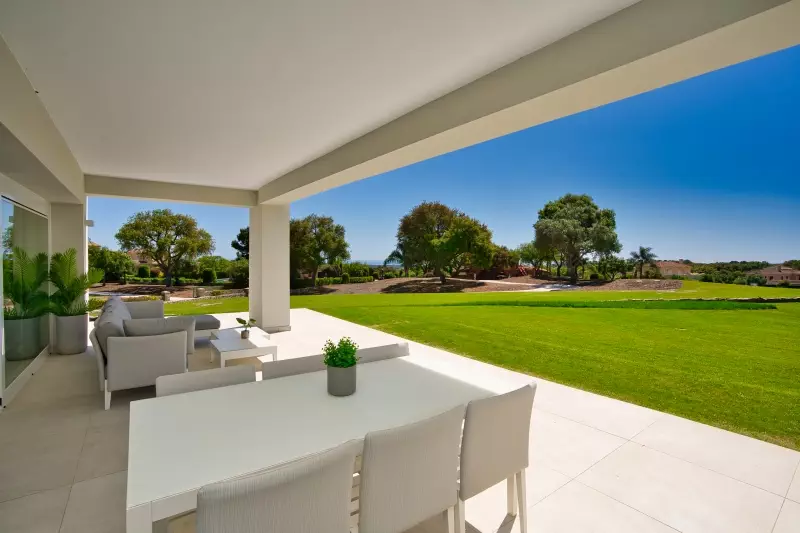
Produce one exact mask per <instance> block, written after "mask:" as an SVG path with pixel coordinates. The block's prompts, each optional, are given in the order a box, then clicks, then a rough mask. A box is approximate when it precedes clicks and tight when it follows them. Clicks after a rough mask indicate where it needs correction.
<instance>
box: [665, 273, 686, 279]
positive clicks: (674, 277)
mask: <svg viewBox="0 0 800 533" xmlns="http://www.w3.org/2000/svg"><path fill="white" fill-rule="evenodd" d="M669 279H686V276H681V275H680V274H673V275H671V276H670V277H669Z"/></svg>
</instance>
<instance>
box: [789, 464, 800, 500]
mask: <svg viewBox="0 0 800 533" xmlns="http://www.w3.org/2000/svg"><path fill="white" fill-rule="evenodd" d="M786 497H787V498H789V499H790V500H792V501H795V502H797V503H800V466H798V467H797V470H795V472H794V479H793V480H792V484H791V486H789V492H787V493H786Z"/></svg>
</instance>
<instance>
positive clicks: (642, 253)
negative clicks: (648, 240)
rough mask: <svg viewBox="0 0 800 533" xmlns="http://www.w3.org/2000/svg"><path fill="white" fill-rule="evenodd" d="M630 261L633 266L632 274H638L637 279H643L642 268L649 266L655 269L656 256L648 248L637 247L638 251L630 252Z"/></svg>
mask: <svg viewBox="0 0 800 533" xmlns="http://www.w3.org/2000/svg"><path fill="white" fill-rule="evenodd" d="M631 259H632V260H633V264H634V273H635V272H636V271H638V272H639V278H642V277H643V272H644V266H645V265H650V266H653V267H655V266H656V264H655V261H656V259H658V256H657V255H656V254H654V253H653V249H652V248H651V247H649V246H639V250H637V251H635V252H631Z"/></svg>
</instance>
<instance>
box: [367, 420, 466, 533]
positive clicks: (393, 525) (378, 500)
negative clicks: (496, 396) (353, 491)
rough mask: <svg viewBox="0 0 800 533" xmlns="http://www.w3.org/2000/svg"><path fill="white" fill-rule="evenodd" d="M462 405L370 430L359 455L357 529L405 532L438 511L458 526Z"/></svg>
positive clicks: (377, 532) (450, 525) (378, 532)
mask: <svg viewBox="0 0 800 533" xmlns="http://www.w3.org/2000/svg"><path fill="white" fill-rule="evenodd" d="M464 409H465V408H464V406H463V405H462V406H459V407H456V408H454V409H451V410H450V411H447V412H445V413H442V414H440V415H437V416H434V417H432V418H429V419H427V420H423V421H420V422H415V423H413V424H409V425H406V426H401V427H397V428H393V429H387V430H383V431H375V432H372V433H367V436H366V437H365V439H364V452H363V454H362V457H361V474H360V476H361V485H360V500H359V521H358V531H359V533H401V532H403V531H406V530H408V529H410V528H411V527H413V526H415V525H417V524H419V523H420V522H422V521H424V520H427V519H429V518H431V517H433V516H435V515H437V514H439V513H442V512H446V513H447V523H448V531H449V532H450V533H453V531H454V527H455V525H454V524H455V520H454V511H455V505H456V501H457V499H458V447H459V443H460V441H461V425H462V423H463V421H464Z"/></svg>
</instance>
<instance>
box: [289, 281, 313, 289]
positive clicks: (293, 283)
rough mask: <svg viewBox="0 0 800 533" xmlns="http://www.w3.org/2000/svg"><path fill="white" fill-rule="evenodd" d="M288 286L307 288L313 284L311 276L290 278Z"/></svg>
mask: <svg viewBox="0 0 800 533" xmlns="http://www.w3.org/2000/svg"><path fill="white" fill-rule="evenodd" d="M289 286H290V287H291V288H292V289H307V288H309V287H313V286H314V280H312V279H311V278H297V279H293V280H291V282H290V285H289Z"/></svg>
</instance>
